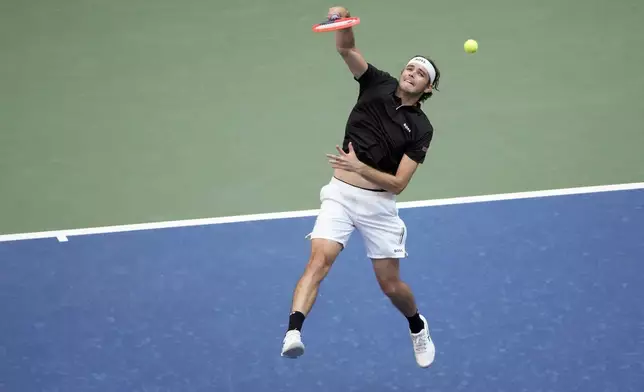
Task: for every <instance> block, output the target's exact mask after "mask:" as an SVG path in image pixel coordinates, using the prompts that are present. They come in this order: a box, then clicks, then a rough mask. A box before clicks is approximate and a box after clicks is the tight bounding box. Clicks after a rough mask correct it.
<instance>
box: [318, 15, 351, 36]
mask: <svg viewBox="0 0 644 392" xmlns="http://www.w3.org/2000/svg"><path fill="white" fill-rule="evenodd" d="M359 24H360V18H358V17H357V16H351V17H348V18H337V19H330V20H325V21H324V22H320V23H316V24H314V25H313V28H312V30H313V31H314V32H316V33H326V32H329V31H337V30H342V29H348V28H349V27H353V26H356V25H359Z"/></svg>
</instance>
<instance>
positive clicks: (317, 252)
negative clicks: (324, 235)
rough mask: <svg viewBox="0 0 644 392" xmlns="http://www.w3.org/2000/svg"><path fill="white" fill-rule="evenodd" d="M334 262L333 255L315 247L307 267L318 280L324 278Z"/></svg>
mask: <svg viewBox="0 0 644 392" xmlns="http://www.w3.org/2000/svg"><path fill="white" fill-rule="evenodd" d="M332 264H333V257H332V256H331V255H328V254H326V253H325V252H324V251H323V250H322V249H313V251H312V252H311V257H310V258H309V263H308V265H307V267H306V269H307V272H308V273H309V274H310V275H312V276H313V277H314V278H316V280H322V279H324V277H325V276H326V275H327V273H328V272H329V269H330V268H331V265H332Z"/></svg>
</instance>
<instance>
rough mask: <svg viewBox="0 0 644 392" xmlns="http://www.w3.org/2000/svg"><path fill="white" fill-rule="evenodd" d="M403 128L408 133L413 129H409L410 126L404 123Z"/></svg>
mask: <svg viewBox="0 0 644 392" xmlns="http://www.w3.org/2000/svg"><path fill="white" fill-rule="evenodd" d="M403 127H405V129H406V130H407V132H411V129H409V125H407V123H403Z"/></svg>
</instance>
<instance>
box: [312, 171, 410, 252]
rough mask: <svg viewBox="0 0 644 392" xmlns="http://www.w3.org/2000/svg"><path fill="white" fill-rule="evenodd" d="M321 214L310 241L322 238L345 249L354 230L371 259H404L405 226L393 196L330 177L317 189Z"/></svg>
mask: <svg viewBox="0 0 644 392" xmlns="http://www.w3.org/2000/svg"><path fill="white" fill-rule="evenodd" d="M320 202H321V203H322V205H321V207H320V212H319V214H318V217H317V219H316V221H315V226H314V228H313V232H312V233H311V234H310V235H309V237H310V238H324V239H328V240H332V241H336V242H339V243H340V244H342V246H343V247H346V245H347V242H348V241H349V237H350V236H351V234H352V233H353V231H354V230H357V231H358V232H359V233H360V234H361V236H362V240H363V242H364V246H365V249H366V251H367V257H369V258H371V259H382V258H395V259H399V258H404V257H405V256H407V252H406V249H405V243H406V241H407V227H406V226H405V223H404V222H403V220H402V219H400V217H399V216H398V207H397V206H396V196H395V195H394V194H393V193H390V192H386V191H372V190H367V189H362V188H358V187H355V186H353V185H349V184H347V183H345V182H342V181H340V180H338V179H337V178H335V177H333V178H332V179H331V181H330V182H329V183H328V184H327V185H325V186H324V187H322V189H321V190H320Z"/></svg>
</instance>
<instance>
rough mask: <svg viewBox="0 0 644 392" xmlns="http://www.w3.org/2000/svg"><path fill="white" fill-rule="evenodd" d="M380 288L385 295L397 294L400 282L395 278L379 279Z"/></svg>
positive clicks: (400, 285) (399, 290)
mask: <svg viewBox="0 0 644 392" xmlns="http://www.w3.org/2000/svg"><path fill="white" fill-rule="evenodd" d="M378 283H379V284H380V289H381V290H382V292H383V293H384V294H385V295H386V296H387V297H395V296H397V295H398V294H399V293H400V292H401V289H402V282H401V281H400V280H399V279H397V278H388V279H380V280H379V281H378Z"/></svg>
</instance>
